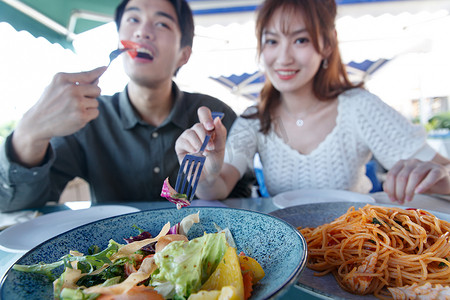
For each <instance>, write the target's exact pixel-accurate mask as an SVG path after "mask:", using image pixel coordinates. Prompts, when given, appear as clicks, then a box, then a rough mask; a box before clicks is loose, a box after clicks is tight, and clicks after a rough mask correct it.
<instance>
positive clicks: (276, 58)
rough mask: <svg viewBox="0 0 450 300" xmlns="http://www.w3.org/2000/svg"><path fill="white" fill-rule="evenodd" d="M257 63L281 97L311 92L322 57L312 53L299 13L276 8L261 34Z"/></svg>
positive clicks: (314, 52) (312, 48)
mask: <svg viewBox="0 0 450 300" xmlns="http://www.w3.org/2000/svg"><path fill="white" fill-rule="evenodd" d="M261 44H262V48H261V49H262V51H261V61H262V63H263V65H264V68H265V71H266V74H267V76H268V78H269V79H270V81H271V82H272V84H273V86H274V87H275V88H276V89H277V90H278V91H280V93H281V94H286V93H293V94H295V93H296V92H300V91H305V89H306V90H308V89H309V90H311V91H312V87H313V78H314V75H315V74H316V73H317V71H318V69H319V67H320V64H321V61H322V59H323V57H322V55H321V54H320V53H318V52H317V51H316V49H315V48H314V46H313V43H312V41H311V37H310V35H309V33H308V32H307V31H306V26H305V22H304V19H303V16H302V14H301V13H300V12H293V13H288V14H283V11H282V10H280V9H278V10H277V11H275V13H274V14H273V15H272V18H271V20H270V21H269V23H268V24H267V27H266V28H264V30H263V34H262V43H261Z"/></svg>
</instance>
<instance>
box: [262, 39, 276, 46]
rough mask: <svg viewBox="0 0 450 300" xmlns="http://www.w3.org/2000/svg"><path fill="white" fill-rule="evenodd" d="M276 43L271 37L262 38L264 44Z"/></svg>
mask: <svg viewBox="0 0 450 300" xmlns="http://www.w3.org/2000/svg"><path fill="white" fill-rule="evenodd" d="M276 43H277V41H275V40H272V39H266V40H264V44H266V45H275V44H276Z"/></svg>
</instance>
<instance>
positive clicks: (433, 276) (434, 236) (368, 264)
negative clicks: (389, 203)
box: [298, 204, 450, 299]
mask: <svg viewBox="0 0 450 300" xmlns="http://www.w3.org/2000/svg"><path fill="white" fill-rule="evenodd" d="M298 229H299V231H300V232H301V233H302V234H303V236H304V237H305V238H306V242H307V244H308V262H307V267H308V268H310V269H312V270H314V271H317V272H318V273H316V275H318V276H323V275H325V274H328V273H332V274H333V275H334V277H335V278H336V280H337V282H338V283H339V285H340V286H341V287H342V288H343V289H344V290H346V291H348V292H351V293H354V294H359V295H366V294H374V295H375V296H376V297H378V298H381V299H389V298H391V297H392V295H390V292H389V291H388V288H390V287H402V286H409V285H413V284H416V285H423V284H425V283H431V284H432V285H439V284H440V285H443V286H448V285H450V262H449V261H448V259H449V258H450V241H449V230H450V223H449V222H446V221H443V220H440V219H438V218H437V217H435V216H434V215H432V214H431V213H429V212H427V211H424V210H421V209H400V208H394V207H382V206H374V205H369V204H368V205H366V206H365V207H363V208H360V209H359V210H355V208H354V207H350V208H349V209H348V211H347V212H346V213H345V214H344V215H342V216H340V217H339V218H337V219H336V220H334V221H333V222H331V223H328V224H324V225H321V226H318V227H316V228H300V227H299V228H298Z"/></svg>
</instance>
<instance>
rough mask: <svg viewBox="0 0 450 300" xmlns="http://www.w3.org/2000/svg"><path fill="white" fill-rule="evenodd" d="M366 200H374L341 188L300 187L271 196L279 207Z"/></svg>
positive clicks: (368, 201)
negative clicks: (300, 188)
mask: <svg viewBox="0 0 450 300" xmlns="http://www.w3.org/2000/svg"><path fill="white" fill-rule="evenodd" d="M343 201H345V202H366V203H371V202H375V200H374V199H373V198H372V197H371V196H369V195H366V194H360V193H355V192H349V191H343V190H331V189H328V190H320V189H302V190H296V191H289V192H284V193H281V194H278V195H276V196H275V197H273V204H275V206H277V207H279V208H285V207H291V206H297V205H302V204H310V203H321V202H343Z"/></svg>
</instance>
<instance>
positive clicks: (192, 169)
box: [175, 112, 224, 201]
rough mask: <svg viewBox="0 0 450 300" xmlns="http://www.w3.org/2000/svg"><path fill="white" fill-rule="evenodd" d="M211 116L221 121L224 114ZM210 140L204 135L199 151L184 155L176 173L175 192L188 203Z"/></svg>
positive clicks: (207, 135) (193, 191)
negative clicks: (184, 196) (184, 197)
mask: <svg viewBox="0 0 450 300" xmlns="http://www.w3.org/2000/svg"><path fill="white" fill-rule="evenodd" d="M211 115H212V118H213V120H214V119H215V118H217V117H219V118H221V119H222V118H223V116H224V113H221V112H212V113H211ZM210 138H211V135H210V134H206V136H205V140H204V141H203V144H202V146H201V147H200V150H199V151H198V152H196V153H189V154H186V156H185V157H184V158H183V161H182V162H181V165H180V170H179V171H178V176H177V183H176V184H175V191H177V193H179V194H185V195H186V199H188V200H189V201H192V199H193V198H194V194H195V190H196V189H197V185H198V181H199V179H200V175H201V173H202V169H203V165H204V164H205V160H206V156H205V155H203V152H204V151H205V148H206V145H207V144H208V142H209V140H210ZM185 169H186V170H185ZM180 186H181V189H180ZM185 191H186V192H185Z"/></svg>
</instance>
